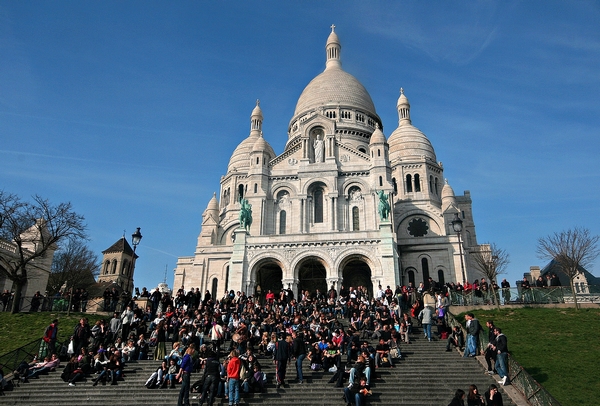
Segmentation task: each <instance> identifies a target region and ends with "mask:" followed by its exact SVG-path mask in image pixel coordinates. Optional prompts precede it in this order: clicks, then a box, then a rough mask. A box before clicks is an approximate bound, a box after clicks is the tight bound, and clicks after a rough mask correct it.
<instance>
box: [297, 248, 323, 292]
mask: <svg viewBox="0 0 600 406" xmlns="http://www.w3.org/2000/svg"><path fill="white" fill-rule="evenodd" d="M297 275H298V297H299V298H300V297H302V293H301V292H303V291H306V290H308V291H309V292H310V294H311V295H314V294H315V292H316V291H317V289H318V290H319V292H321V293H322V294H325V293H327V269H326V268H325V265H324V264H323V262H322V261H321V260H320V259H318V258H314V257H313V258H307V259H305V260H304V261H302V262H301V263H300V264H299V265H298V273H297Z"/></svg>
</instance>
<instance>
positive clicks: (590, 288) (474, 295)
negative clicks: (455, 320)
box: [450, 285, 600, 306]
mask: <svg viewBox="0 0 600 406" xmlns="http://www.w3.org/2000/svg"><path fill="white" fill-rule="evenodd" d="M575 289H576V295H577V302H578V303H600V286H598V285H583V286H576V287H575ZM494 293H495V294H492V291H491V290H488V291H487V292H482V291H477V290H472V291H470V292H464V291H450V303H451V304H452V305H453V306H472V305H485V304H489V305H495V304H497V303H498V302H499V303H500V304H502V305H509V304H515V305H524V304H553V303H573V291H572V289H571V287H570V286H551V287H547V288H537V287H532V288H529V289H523V288H521V287H520V286H519V287H514V288H505V289H498V290H497V291H495V292H494Z"/></svg>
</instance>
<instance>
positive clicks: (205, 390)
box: [200, 352, 221, 406]
mask: <svg viewBox="0 0 600 406" xmlns="http://www.w3.org/2000/svg"><path fill="white" fill-rule="evenodd" d="M220 373H221V363H220V362H219V359H218V358H217V356H216V355H215V354H214V353H212V352H211V353H210V354H209V355H208V358H207V359H206V364H205V365H204V384H203V385H202V395H201V397H200V406H202V404H203V403H204V401H205V400H207V402H208V406H213V403H214V401H215V394H216V393H217V386H218V385H219V381H220V379H221V377H220ZM207 397H208V399H207Z"/></svg>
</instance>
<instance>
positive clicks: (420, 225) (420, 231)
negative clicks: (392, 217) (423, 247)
mask: <svg viewBox="0 0 600 406" xmlns="http://www.w3.org/2000/svg"><path fill="white" fill-rule="evenodd" d="M427 230H429V226H428V225H427V222H426V221H425V220H423V219H422V218H414V219H412V220H411V221H410V222H409V223H408V234H410V235H412V236H413V237H423V236H425V235H427Z"/></svg>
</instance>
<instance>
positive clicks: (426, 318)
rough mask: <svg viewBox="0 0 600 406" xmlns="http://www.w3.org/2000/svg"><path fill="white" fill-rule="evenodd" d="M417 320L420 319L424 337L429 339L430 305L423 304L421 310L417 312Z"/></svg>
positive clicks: (431, 318) (431, 310) (431, 322)
mask: <svg viewBox="0 0 600 406" xmlns="http://www.w3.org/2000/svg"><path fill="white" fill-rule="evenodd" d="M419 320H421V325H422V326H423V333H424V334H425V338H427V340H429V341H431V326H432V325H433V308H432V307H430V306H425V307H424V308H423V310H421V312H420V313H419Z"/></svg>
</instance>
